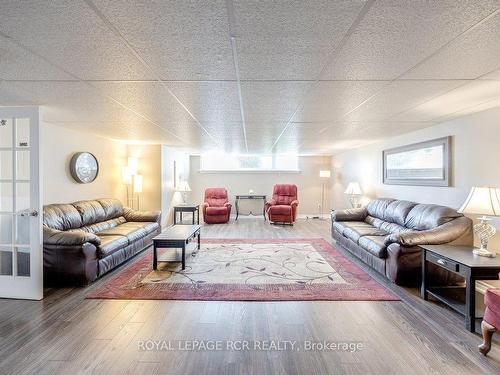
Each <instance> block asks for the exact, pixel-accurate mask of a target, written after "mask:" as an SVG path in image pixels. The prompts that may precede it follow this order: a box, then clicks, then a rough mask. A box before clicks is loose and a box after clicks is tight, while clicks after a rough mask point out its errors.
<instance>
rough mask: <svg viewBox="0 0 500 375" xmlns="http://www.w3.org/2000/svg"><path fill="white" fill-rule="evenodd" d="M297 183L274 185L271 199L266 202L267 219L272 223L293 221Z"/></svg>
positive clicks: (295, 213)
mask: <svg viewBox="0 0 500 375" xmlns="http://www.w3.org/2000/svg"><path fill="white" fill-rule="evenodd" d="M298 205H299V201H298V200H297V185H286V184H279V185H274V189H273V199H271V200H270V201H268V202H267V203H266V212H267V216H268V217H269V221H271V222H273V223H289V224H292V225H293V223H294V221H295V219H296V217H297V206H298Z"/></svg>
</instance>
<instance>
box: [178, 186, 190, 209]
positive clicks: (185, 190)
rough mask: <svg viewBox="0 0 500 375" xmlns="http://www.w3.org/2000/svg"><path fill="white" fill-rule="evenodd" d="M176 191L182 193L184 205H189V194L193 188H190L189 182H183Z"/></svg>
mask: <svg viewBox="0 0 500 375" xmlns="http://www.w3.org/2000/svg"><path fill="white" fill-rule="evenodd" d="M175 190H176V191H179V192H181V193H182V204H183V205H186V204H187V193H188V192H190V191H191V188H190V187H189V184H188V183H187V181H184V182H181V183H180V184H179V186H178V187H177V189H175Z"/></svg>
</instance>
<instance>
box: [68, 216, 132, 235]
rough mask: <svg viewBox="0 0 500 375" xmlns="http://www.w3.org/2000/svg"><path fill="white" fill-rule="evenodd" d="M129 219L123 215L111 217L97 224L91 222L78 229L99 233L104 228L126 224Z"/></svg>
mask: <svg viewBox="0 0 500 375" xmlns="http://www.w3.org/2000/svg"><path fill="white" fill-rule="evenodd" d="M126 222H127V221H126V220H125V218H124V217H123V216H120V217H117V218H116V219H111V220H106V221H102V222H100V223H95V224H90V225H85V226H83V227H81V228H78V230H83V231H85V232H89V233H99V232H102V231H103V230H106V229H111V228H114V227H116V226H118V225H120V224H124V223H126Z"/></svg>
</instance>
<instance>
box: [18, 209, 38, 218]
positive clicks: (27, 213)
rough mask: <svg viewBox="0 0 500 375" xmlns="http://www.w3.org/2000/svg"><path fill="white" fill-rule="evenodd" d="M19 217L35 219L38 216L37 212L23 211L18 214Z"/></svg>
mask: <svg viewBox="0 0 500 375" xmlns="http://www.w3.org/2000/svg"><path fill="white" fill-rule="evenodd" d="M19 216H23V217H26V216H33V217H37V216H38V211H37V210H33V211H30V210H25V211H22V212H21V213H19Z"/></svg>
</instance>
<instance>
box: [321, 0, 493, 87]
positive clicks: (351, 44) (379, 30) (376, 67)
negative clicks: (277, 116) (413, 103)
mask: <svg viewBox="0 0 500 375" xmlns="http://www.w3.org/2000/svg"><path fill="white" fill-rule="evenodd" d="M498 5H499V4H498V0H488V1H484V0H475V1H456V0H442V1H412V0H405V1H401V0H382V1H376V2H374V4H373V6H372V7H371V8H370V10H369V11H368V13H367V14H366V16H365V17H364V19H363V21H362V22H361V24H360V25H359V27H358V28H357V29H356V31H355V32H354V34H353V35H352V36H351V37H350V38H349V40H348V41H347V43H346V44H345V46H344V48H343V49H342V50H341V51H340V53H339V54H338V55H337V57H336V59H335V60H334V61H333V63H332V64H331V65H330V66H329V67H328V69H327V70H326V71H325V74H324V75H323V77H322V79H328V78H329V79H383V80H391V79H395V78H396V77H398V76H399V75H401V74H403V73H404V72H406V71H407V70H408V69H410V68H412V67H413V66H414V65H416V64H417V63H418V62H420V61H421V60H423V59H424V58H426V57H428V56H430V55H431V54H432V53H434V52H435V51H437V50H438V49H439V48H441V47H442V46H443V45H445V44H446V43H447V42H449V41H450V40H452V39H453V38H455V37H456V36H458V35H459V34H460V33H462V32H464V31H465V30H467V29H468V28H469V27H471V26H472V25H474V24H475V23H477V22H479V21H480V20H481V19H483V18H485V17H486V16H488V15H489V14H491V13H492V12H494V11H495V10H496V9H497V8H498Z"/></svg>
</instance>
